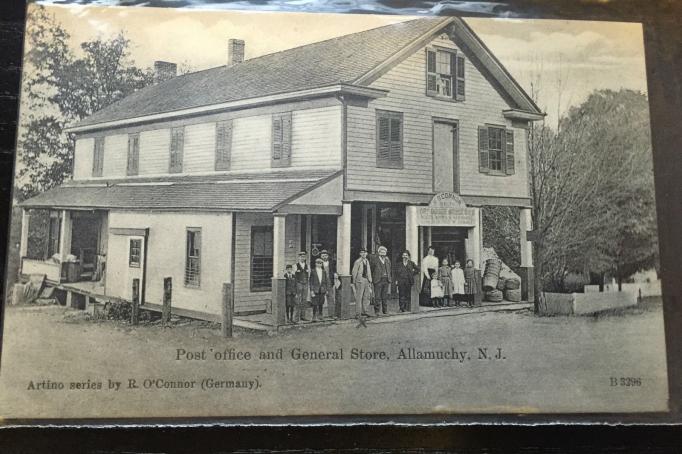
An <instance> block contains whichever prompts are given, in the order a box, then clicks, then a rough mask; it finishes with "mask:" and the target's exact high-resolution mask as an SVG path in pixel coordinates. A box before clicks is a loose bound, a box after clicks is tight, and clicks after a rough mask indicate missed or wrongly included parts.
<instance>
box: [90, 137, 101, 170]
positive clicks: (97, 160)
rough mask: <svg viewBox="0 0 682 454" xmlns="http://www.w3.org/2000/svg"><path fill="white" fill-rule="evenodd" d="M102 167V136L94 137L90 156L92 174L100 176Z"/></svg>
mask: <svg viewBox="0 0 682 454" xmlns="http://www.w3.org/2000/svg"><path fill="white" fill-rule="evenodd" d="M103 169H104V137H96V138H95V150H94V153H93V157H92V176H93V177H101V176H102V172H103Z"/></svg>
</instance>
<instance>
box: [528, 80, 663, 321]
mask: <svg viewBox="0 0 682 454" xmlns="http://www.w3.org/2000/svg"><path fill="white" fill-rule="evenodd" d="M558 126H559V127H558V131H553V130H551V129H550V128H548V127H546V126H545V125H538V126H534V127H533V128H532V129H531V131H530V136H529V137H530V140H529V156H530V189H531V199H532V203H533V211H534V220H533V222H534V227H535V230H536V231H537V237H538V239H537V241H536V242H535V244H534V262H535V285H536V288H535V291H536V295H538V297H539V298H536V299H537V300H539V301H537V302H536V309H537V308H538V303H540V302H541V297H540V295H541V292H542V291H543V290H544V289H545V288H558V289H561V288H563V287H564V279H565V277H566V276H567V275H568V273H569V272H570V271H576V272H582V273H584V274H588V273H589V272H590V271H598V272H601V273H604V272H606V271H613V272H615V273H616V274H617V275H618V276H619V279H620V280H622V278H623V277H625V276H628V275H629V274H632V273H633V272H634V271H637V270H640V269H643V268H646V267H649V266H652V265H654V264H655V262H656V260H657V259H656V258H657V240H656V238H657V235H656V223H655V208H654V198H653V175H652V164H651V152H650V144H649V143H650V142H649V117H648V107H647V100H646V97H645V96H644V95H643V94H641V93H637V92H634V91H631V90H620V91H618V92H615V91H611V90H600V91H596V92H594V93H592V94H591V95H590V96H589V97H588V99H587V100H586V101H585V102H584V103H583V104H581V105H580V106H578V107H574V108H571V109H570V110H569V111H568V113H567V115H566V116H564V117H563V118H562V119H561V121H560V122H559V125H558Z"/></svg>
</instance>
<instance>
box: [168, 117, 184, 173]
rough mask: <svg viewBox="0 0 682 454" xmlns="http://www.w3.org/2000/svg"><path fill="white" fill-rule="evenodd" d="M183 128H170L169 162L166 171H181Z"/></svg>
mask: <svg viewBox="0 0 682 454" xmlns="http://www.w3.org/2000/svg"><path fill="white" fill-rule="evenodd" d="M184 142H185V129H184V128H182V127H179V128H172V129H171V143H170V163H169V169H168V171H169V172H170V173H179V172H182V156H183V148H184V145H185V143H184Z"/></svg>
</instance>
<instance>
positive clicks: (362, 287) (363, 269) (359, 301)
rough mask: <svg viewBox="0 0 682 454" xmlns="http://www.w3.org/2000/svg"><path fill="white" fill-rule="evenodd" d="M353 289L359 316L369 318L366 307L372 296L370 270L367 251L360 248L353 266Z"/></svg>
mask: <svg viewBox="0 0 682 454" xmlns="http://www.w3.org/2000/svg"><path fill="white" fill-rule="evenodd" d="M351 274H352V276H351V277H352V279H353V288H354V290H355V304H356V311H357V306H358V305H359V306H360V314H361V315H363V316H365V317H369V314H368V313H367V306H369V301H370V298H371V294H372V289H371V285H372V269H371V267H370V265H369V260H368V259H367V249H365V248H364V247H363V248H360V257H359V258H358V259H357V260H356V261H355V263H354V264H353V271H352V273H351Z"/></svg>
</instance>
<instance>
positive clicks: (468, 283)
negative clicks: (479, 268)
mask: <svg viewBox="0 0 682 454" xmlns="http://www.w3.org/2000/svg"><path fill="white" fill-rule="evenodd" d="M477 292H478V284H477V282H476V274H475V270H474V261H473V260H471V259H469V260H467V264H466V266H465V267H464V293H466V299H467V303H468V304H469V306H473V305H474V298H475V295H476V293H477Z"/></svg>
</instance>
